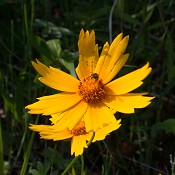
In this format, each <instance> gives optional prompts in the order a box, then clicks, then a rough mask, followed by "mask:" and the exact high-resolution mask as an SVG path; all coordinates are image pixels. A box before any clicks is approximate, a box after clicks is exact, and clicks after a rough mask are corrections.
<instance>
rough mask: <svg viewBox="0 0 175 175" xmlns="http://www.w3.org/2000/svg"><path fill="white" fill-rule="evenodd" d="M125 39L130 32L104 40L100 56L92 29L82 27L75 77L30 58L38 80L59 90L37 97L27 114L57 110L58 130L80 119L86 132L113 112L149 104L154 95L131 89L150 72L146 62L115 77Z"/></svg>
mask: <svg viewBox="0 0 175 175" xmlns="http://www.w3.org/2000/svg"><path fill="white" fill-rule="evenodd" d="M128 40H129V36H126V37H124V38H123V34H122V33H121V34H119V35H118V36H117V37H116V38H115V39H114V41H113V42H112V44H111V45H109V44H108V42H106V43H105V44H104V46H103V49H102V52H101V54H100V56H99V54H98V45H97V44H95V33H94V31H92V32H91V33H89V31H86V32H84V30H81V32H80V35H79V41H78V48H79V64H78V67H77V68H76V73H77V76H78V79H77V78H75V77H73V76H71V75H69V74H67V73H65V72H63V71H61V70H59V69H57V68H54V67H51V66H49V67H47V66H45V65H44V64H42V63H41V62H39V61H38V60H36V62H32V65H33V66H34V68H35V69H36V70H37V72H38V73H39V74H40V75H41V77H40V78H39V80H40V81H41V82H42V83H44V84H45V85H47V86H49V87H51V88H53V89H56V90H58V91H59V92H58V93H57V94H54V95H48V96H43V97H40V98H38V100H39V101H37V102H35V103H33V104H30V105H28V106H26V109H28V110H29V113H30V114H43V115H53V114H58V115H59V129H60V130H63V129H65V128H67V129H68V130H70V131H71V130H72V129H73V128H75V126H76V125H77V124H78V123H79V122H80V121H81V120H83V121H84V124H85V128H86V132H89V131H96V130H98V129H99V128H103V126H106V125H108V124H110V123H113V122H115V121H116V119H115V117H114V114H115V113H116V112H121V113H126V114H129V113H134V112H135V109H136V108H144V107H146V106H147V105H149V104H150V101H151V100H152V99H153V98H154V97H148V96H145V95H146V94H145V93H133V92H132V91H133V90H135V89H136V88H138V87H139V86H141V85H142V83H143V79H144V78H145V77H147V76H148V74H149V73H150V72H151V67H149V63H147V64H146V65H144V66H143V67H141V68H139V69H137V70H135V71H133V72H131V73H129V74H127V75H124V76H122V77H119V78H117V79H114V77H115V76H116V75H117V73H118V72H119V71H120V69H121V68H122V67H123V65H124V64H125V63H126V61H127V59H128V56H129V54H124V52H125V50H126V47H127V45H128ZM113 79H114V80H113ZM60 91H61V92H60Z"/></svg>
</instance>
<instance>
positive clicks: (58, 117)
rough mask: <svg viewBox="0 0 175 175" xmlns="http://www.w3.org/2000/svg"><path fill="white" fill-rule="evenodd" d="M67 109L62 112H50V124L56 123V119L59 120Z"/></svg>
mask: <svg viewBox="0 0 175 175" xmlns="http://www.w3.org/2000/svg"><path fill="white" fill-rule="evenodd" d="M68 112H69V111H65V112H62V113H56V114H52V115H51V118H49V120H50V121H51V122H52V124H56V123H58V121H60V120H61V119H62V118H63V117H64V116H65V115H66V114H67V113H68Z"/></svg>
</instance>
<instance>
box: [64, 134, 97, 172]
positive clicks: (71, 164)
mask: <svg viewBox="0 0 175 175" xmlns="http://www.w3.org/2000/svg"><path fill="white" fill-rule="evenodd" d="M94 136H95V132H93V133H92V137H91V139H90V140H89V142H88V143H87V146H89V145H90V144H91V143H92V140H93V139H94ZM79 157H80V156H77V157H75V158H74V159H73V160H72V161H71V163H70V164H69V165H68V167H67V168H66V169H65V170H64V171H63V173H62V174H61V175H65V174H66V173H67V172H68V171H69V169H70V168H71V167H72V166H73V165H74V163H75V161H76V160H77V159H78V158H79ZM83 163H84V160H83ZM83 169H84V165H83Z"/></svg>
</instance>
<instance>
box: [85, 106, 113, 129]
mask: <svg viewBox="0 0 175 175" xmlns="http://www.w3.org/2000/svg"><path fill="white" fill-rule="evenodd" d="M115 120H116V119H115V117H114V115H113V114H112V113H111V111H110V110H109V108H108V107H107V106H105V105H103V104H98V105H96V106H90V107H89V108H88V110H87V112H86V113H85V115H84V117H83V121H84V122H85V127H86V131H87V132H89V131H90V130H93V131H96V130H97V129H99V128H102V127H104V126H105V125H107V124H109V123H111V122H114V121H115Z"/></svg>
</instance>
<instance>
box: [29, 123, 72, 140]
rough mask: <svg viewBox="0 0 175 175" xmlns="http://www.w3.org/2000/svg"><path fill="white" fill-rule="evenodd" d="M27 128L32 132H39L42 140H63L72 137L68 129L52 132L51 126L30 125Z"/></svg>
mask: <svg viewBox="0 0 175 175" xmlns="http://www.w3.org/2000/svg"><path fill="white" fill-rule="evenodd" d="M29 128H30V129H31V130H33V131H36V132H39V134H40V136H41V138H42V139H49V140H51V139H52V140H54V141H57V140H65V139H68V138H71V137H72V134H71V133H70V131H69V130H68V129H64V130H62V131H59V132H54V130H53V125H30V126H29Z"/></svg>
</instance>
